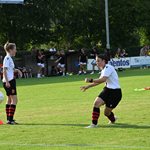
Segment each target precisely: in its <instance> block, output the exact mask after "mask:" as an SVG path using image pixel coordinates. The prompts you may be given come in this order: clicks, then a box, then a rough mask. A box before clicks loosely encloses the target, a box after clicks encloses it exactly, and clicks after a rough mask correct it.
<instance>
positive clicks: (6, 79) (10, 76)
mask: <svg viewBox="0 0 150 150" xmlns="http://www.w3.org/2000/svg"><path fill="white" fill-rule="evenodd" d="M4 49H5V51H6V56H5V58H4V60H3V80H2V81H3V87H4V89H5V91H6V95H7V102H6V115H7V124H10V125H14V124H17V123H16V122H15V120H14V114H15V110H16V105H17V101H18V99H17V90H16V80H15V76H14V73H18V74H19V76H20V77H22V72H21V71H20V70H19V69H15V65H14V62H13V59H12V57H14V56H15V55H16V52H17V50H16V44H15V43H9V42H7V43H6V44H5V45H4Z"/></svg>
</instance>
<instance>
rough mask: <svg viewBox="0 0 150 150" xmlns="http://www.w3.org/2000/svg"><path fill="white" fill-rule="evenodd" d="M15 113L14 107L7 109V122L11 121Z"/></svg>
mask: <svg viewBox="0 0 150 150" xmlns="http://www.w3.org/2000/svg"><path fill="white" fill-rule="evenodd" d="M15 111H16V105H11V106H10V107H9V121H13V119H14V114H15Z"/></svg>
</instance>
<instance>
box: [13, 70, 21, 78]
mask: <svg viewBox="0 0 150 150" xmlns="http://www.w3.org/2000/svg"><path fill="white" fill-rule="evenodd" d="M14 72H15V73H18V74H19V76H20V77H22V72H21V71H20V70H19V69H14Z"/></svg>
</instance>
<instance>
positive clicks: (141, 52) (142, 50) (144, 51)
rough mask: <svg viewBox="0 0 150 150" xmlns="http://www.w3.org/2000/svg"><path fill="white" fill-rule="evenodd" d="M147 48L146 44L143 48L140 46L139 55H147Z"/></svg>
mask: <svg viewBox="0 0 150 150" xmlns="http://www.w3.org/2000/svg"><path fill="white" fill-rule="evenodd" d="M148 49H149V48H148V46H144V47H143V48H141V50H140V56H147V52H148Z"/></svg>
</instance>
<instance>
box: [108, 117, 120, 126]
mask: <svg viewBox="0 0 150 150" xmlns="http://www.w3.org/2000/svg"><path fill="white" fill-rule="evenodd" d="M117 120H118V118H117V116H115V121H114V122H111V121H109V122H108V124H110V125H111V124H115V123H116V121H117Z"/></svg>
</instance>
